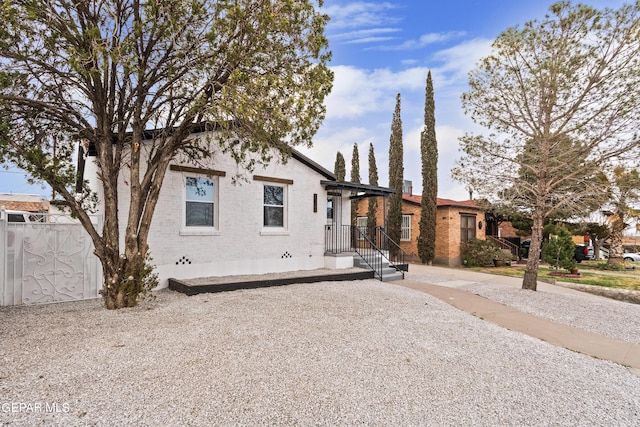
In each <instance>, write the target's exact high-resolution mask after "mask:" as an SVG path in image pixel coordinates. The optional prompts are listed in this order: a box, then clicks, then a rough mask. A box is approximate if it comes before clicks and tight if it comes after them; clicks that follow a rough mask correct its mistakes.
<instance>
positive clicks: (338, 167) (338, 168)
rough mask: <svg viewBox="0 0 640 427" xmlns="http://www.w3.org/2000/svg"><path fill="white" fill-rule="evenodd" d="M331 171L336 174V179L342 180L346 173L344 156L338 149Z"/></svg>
mask: <svg viewBox="0 0 640 427" xmlns="http://www.w3.org/2000/svg"><path fill="white" fill-rule="evenodd" d="M333 173H334V174H336V179H337V180H338V181H344V177H345V175H346V174H347V167H346V165H345V163H344V156H343V155H342V153H341V152H339V151H338V154H336V163H335V164H334V165H333Z"/></svg>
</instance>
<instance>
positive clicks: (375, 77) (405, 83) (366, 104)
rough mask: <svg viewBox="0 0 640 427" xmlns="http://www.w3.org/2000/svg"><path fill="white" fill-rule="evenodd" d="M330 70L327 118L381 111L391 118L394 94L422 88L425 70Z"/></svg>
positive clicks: (416, 68)
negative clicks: (332, 79) (331, 78)
mask: <svg viewBox="0 0 640 427" xmlns="http://www.w3.org/2000/svg"><path fill="white" fill-rule="evenodd" d="M331 69H332V70H333V72H334V73H335V79H334V83H333V90H332V91H331V94H330V95H329V96H328V97H327V100H326V105H327V119H331V118H351V119H353V118H357V117H362V116H364V115H365V114H367V113H371V112H377V111H383V110H384V111H389V117H391V113H392V112H393V105H394V104H393V103H394V102H395V101H394V99H395V94H396V93H398V92H400V93H402V92H403V91H405V90H406V91H414V90H416V89H419V88H423V87H424V80H425V77H426V75H427V69H426V68H423V67H414V68H408V69H406V70H402V71H399V72H393V71H391V70H388V69H378V70H373V71H368V70H363V69H359V68H355V67H351V66H343V65H340V66H336V67H332V68H331ZM390 103H391V110H389V105H390Z"/></svg>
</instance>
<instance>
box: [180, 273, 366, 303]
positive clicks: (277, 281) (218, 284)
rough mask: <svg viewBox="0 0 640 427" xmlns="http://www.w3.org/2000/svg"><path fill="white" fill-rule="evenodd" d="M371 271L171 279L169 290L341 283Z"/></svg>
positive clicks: (194, 292)
mask: <svg viewBox="0 0 640 427" xmlns="http://www.w3.org/2000/svg"><path fill="white" fill-rule="evenodd" d="M373 278H374V273H373V271H372V270H366V269H362V268H358V267H352V268H345V269H317V270H301V271H288V272H284V273H268V274H244V275H233V276H216V277H202V278H197V279H183V280H178V279H169V289H171V290H174V291H177V292H181V293H183V294H186V295H189V296H191V295H197V294H203V293H215V292H226V291H236V290H240V289H256V288H266V287H271V286H284V285H292V284H298V283H317V282H338V281H348V280H364V279H373Z"/></svg>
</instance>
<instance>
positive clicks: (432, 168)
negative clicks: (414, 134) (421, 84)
mask: <svg viewBox="0 0 640 427" xmlns="http://www.w3.org/2000/svg"><path fill="white" fill-rule="evenodd" d="M435 112H436V105H435V101H434V97H433V81H432V80H431V71H429V73H428V74H427V86H426V89H425V103H424V129H423V130H422V133H421V134H420V154H421V156H422V203H421V206H420V235H419V236H418V256H419V257H420V260H421V261H422V262H423V263H427V264H429V265H431V263H433V259H434V258H435V256H436V214H437V213H436V210H437V205H438V141H437V140H436V116H435Z"/></svg>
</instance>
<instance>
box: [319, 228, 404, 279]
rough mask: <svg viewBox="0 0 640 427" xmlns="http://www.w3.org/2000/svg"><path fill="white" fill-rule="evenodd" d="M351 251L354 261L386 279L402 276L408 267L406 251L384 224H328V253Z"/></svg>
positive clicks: (326, 251)
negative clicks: (364, 225) (391, 235)
mask: <svg viewBox="0 0 640 427" xmlns="http://www.w3.org/2000/svg"><path fill="white" fill-rule="evenodd" d="M341 254H352V255H353V259H354V265H356V266H358V267H361V268H365V269H368V270H371V271H373V273H374V277H375V278H376V279H378V280H381V281H383V282H387V281H393V280H402V279H404V272H406V271H409V264H408V263H407V261H406V254H405V252H404V250H403V249H402V248H401V247H400V245H399V244H398V243H397V242H394V241H393V240H392V239H391V238H390V237H389V235H388V234H387V233H386V232H385V231H384V228H383V227H372V228H367V227H357V226H353V225H336V224H328V225H327V226H326V227H325V256H332V255H333V256H336V255H341Z"/></svg>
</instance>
